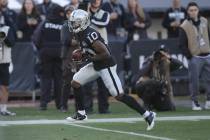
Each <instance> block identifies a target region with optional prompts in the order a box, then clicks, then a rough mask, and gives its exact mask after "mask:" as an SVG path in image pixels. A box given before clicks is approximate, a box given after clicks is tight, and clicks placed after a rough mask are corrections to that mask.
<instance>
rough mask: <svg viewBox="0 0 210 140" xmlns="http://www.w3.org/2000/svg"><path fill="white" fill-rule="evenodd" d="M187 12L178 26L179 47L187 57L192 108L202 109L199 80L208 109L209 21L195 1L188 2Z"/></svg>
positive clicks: (209, 89)
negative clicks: (186, 15) (185, 17)
mask: <svg viewBox="0 0 210 140" xmlns="http://www.w3.org/2000/svg"><path fill="white" fill-rule="evenodd" d="M187 14H188V18H187V19H186V20H185V21H184V22H183V23H182V24H181V26H180V27H181V28H180V35H179V43H180V44H179V47H180V48H181V49H182V51H183V53H184V55H185V56H186V57H187V58H188V65H189V89H190V94H191V99H192V110H202V108H201V106H200V104H199V103H198V97H197V96H198V94H199V85H200V80H202V83H203V86H204V88H205V91H206V93H207V98H206V104H205V109H210V43H209V40H210V32H209V22H208V20H207V19H206V18H204V17H202V16H201V15H200V14H199V7H198V5H197V3H195V2H190V3H189V4H188V6H187Z"/></svg>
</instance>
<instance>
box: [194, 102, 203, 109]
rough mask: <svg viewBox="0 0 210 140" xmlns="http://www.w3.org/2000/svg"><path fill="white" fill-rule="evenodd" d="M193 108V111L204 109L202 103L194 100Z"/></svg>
mask: <svg viewBox="0 0 210 140" xmlns="http://www.w3.org/2000/svg"><path fill="white" fill-rule="evenodd" d="M192 110H193V111H200V110H202V108H201V106H200V104H199V103H198V102H197V101H192Z"/></svg>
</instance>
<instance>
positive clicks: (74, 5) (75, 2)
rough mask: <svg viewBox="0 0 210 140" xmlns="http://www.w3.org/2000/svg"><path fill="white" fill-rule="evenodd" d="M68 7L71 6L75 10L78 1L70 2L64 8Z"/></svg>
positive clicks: (72, 0)
mask: <svg viewBox="0 0 210 140" xmlns="http://www.w3.org/2000/svg"><path fill="white" fill-rule="evenodd" d="M68 6H73V7H74V9H77V8H78V7H79V0H71V1H70V3H69V4H67V5H66V6H64V7H65V8H67V7H68Z"/></svg>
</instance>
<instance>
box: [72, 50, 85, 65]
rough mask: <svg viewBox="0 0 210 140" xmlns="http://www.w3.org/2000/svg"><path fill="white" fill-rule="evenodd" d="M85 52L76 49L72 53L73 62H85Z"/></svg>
mask: <svg viewBox="0 0 210 140" xmlns="http://www.w3.org/2000/svg"><path fill="white" fill-rule="evenodd" d="M83 55H84V53H83V51H82V49H76V50H74V51H73V52H72V61H73V62H76V63H80V62H82V61H83Z"/></svg>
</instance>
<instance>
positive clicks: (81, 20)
mask: <svg viewBox="0 0 210 140" xmlns="http://www.w3.org/2000/svg"><path fill="white" fill-rule="evenodd" d="M89 25H90V19H89V14H88V13H87V12H86V11H84V10H81V9H77V10H74V11H73V12H72V13H71V15H70V17H69V19H68V26H69V29H70V31H73V32H74V33H78V32H81V31H84V30H85V29H86V28H87V27H88V26H89Z"/></svg>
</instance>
